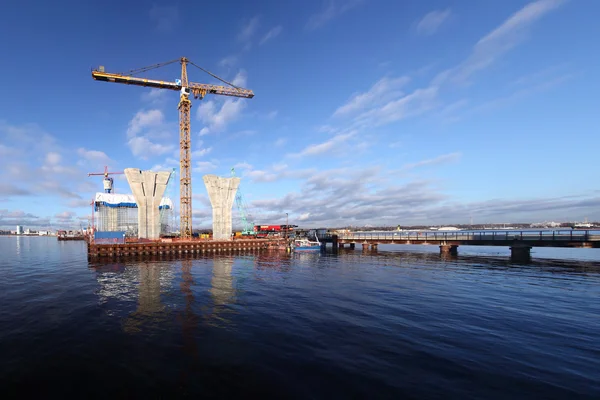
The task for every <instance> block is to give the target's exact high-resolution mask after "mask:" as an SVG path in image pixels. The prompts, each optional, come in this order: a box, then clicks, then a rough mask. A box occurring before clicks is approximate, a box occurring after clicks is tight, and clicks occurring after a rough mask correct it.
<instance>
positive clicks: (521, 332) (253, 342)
mask: <svg viewBox="0 0 600 400" xmlns="http://www.w3.org/2000/svg"><path fill="white" fill-rule="evenodd" d="M508 256H509V250H508V249H505V248H495V247H492V248H476V247H466V246H465V247H460V248H459V256H458V257H456V258H445V259H444V258H442V257H441V256H440V255H439V254H438V249H437V248H436V247H433V246H432V247H427V246H412V247H409V246H407V247H400V246H396V247H394V246H380V248H379V250H378V252H377V253H371V252H368V253H363V252H362V251H360V247H357V250H354V251H350V250H346V251H340V252H339V253H338V254H332V253H327V252H326V253H320V254H306V253H305V254H287V253H285V252H284V253H260V254H248V255H236V256H211V257H198V256H197V257H195V258H189V259H185V260H181V259H169V260H161V261H148V260H146V261H144V260H140V261H128V262H88V261H87V259H86V249H85V244H84V243H83V242H57V241H56V239H55V238H26V237H21V238H18V237H0V388H2V393H3V394H12V395H19V396H21V397H23V396H26V395H30V394H43V395H45V397H49V396H48V395H62V396H78V397H80V398H84V397H105V398H108V397H111V396H112V397H115V396H116V397H129V398H140V397H144V398H148V397H150V398H155V397H159V396H162V397H169V398H171V397H184V396H189V397H192V396H193V397H198V396H204V397H211V396H214V397H223V396H238V397H251V396H256V395H263V396H268V397H280V398H281V397H285V398H395V399H398V398H420V399H423V398H444V399H447V398H460V399H467V398H478V399H492V398H498V399H507V398H512V399H514V398H528V399H531V398H539V399H542V398H544V399H549V398H557V399H565V398H568V399H574V398H596V399H597V398H600V251H598V250H596V249H534V252H533V254H532V256H533V261H532V262H531V263H529V264H527V265H519V264H515V263H511V262H510V261H509V257H508Z"/></svg>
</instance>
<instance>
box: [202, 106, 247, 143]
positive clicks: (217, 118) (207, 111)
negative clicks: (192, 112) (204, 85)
mask: <svg viewBox="0 0 600 400" xmlns="http://www.w3.org/2000/svg"><path fill="white" fill-rule="evenodd" d="M244 107H246V103H245V102H244V99H236V100H233V99H227V100H225V101H224V102H223V104H222V105H221V108H218V106H217V103H216V102H215V101H214V100H209V101H205V102H203V103H202V104H201V105H200V107H198V111H197V113H196V117H197V118H198V120H200V121H201V122H202V123H204V125H205V127H204V128H202V130H200V136H203V135H206V134H208V133H213V132H214V133H219V132H223V131H224V130H225V128H226V127H227V125H228V124H229V123H230V122H232V121H235V120H236V119H237V118H238V117H239V116H240V114H241V113H242V110H243V109H244Z"/></svg>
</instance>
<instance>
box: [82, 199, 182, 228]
mask: <svg viewBox="0 0 600 400" xmlns="http://www.w3.org/2000/svg"><path fill="white" fill-rule="evenodd" d="M159 209H160V210H161V212H160V233H161V234H167V233H169V231H170V229H171V228H170V227H169V225H170V223H169V222H170V221H171V220H172V219H173V216H172V214H173V202H172V201H171V199H169V198H166V197H163V199H162V200H161V202H160V206H159ZM94 213H95V221H96V228H95V229H96V231H98V232H117V231H119V232H125V236H126V237H137V236H138V208H137V204H136V202H135V198H134V197H133V195H131V194H115V193H96V197H95V199H94Z"/></svg>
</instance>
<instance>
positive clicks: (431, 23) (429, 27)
mask: <svg viewBox="0 0 600 400" xmlns="http://www.w3.org/2000/svg"><path fill="white" fill-rule="evenodd" d="M450 14H451V12H450V9H449V8H448V9H446V10H435V11H431V12H430V13H427V14H426V15H425V16H424V17H423V18H421V20H420V21H419V23H418V24H417V27H416V30H417V33H418V34H419V35H423V36H429V35H433V34H434V33H436V32H437V30H438V29H439V28H440V26H442V24H443V23H444V21H446V20H447V19H448V18H449V17H450Z"/></svg>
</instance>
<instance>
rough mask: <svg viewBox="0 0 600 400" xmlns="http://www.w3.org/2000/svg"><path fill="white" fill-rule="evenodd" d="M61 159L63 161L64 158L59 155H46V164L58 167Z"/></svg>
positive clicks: (53, 153)
mask: <svg viewBox="0 0 600 400" xmlns="http://www.w3.org/2000/svg"><path fill="white" fill-rule="evenodd" d="M61 159H62V157H61V155H60V154H58V153H55V152H50V153H48V154H46V163H47V164H48V165H57V164H58V163H60V160H61Z"/></svg>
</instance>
